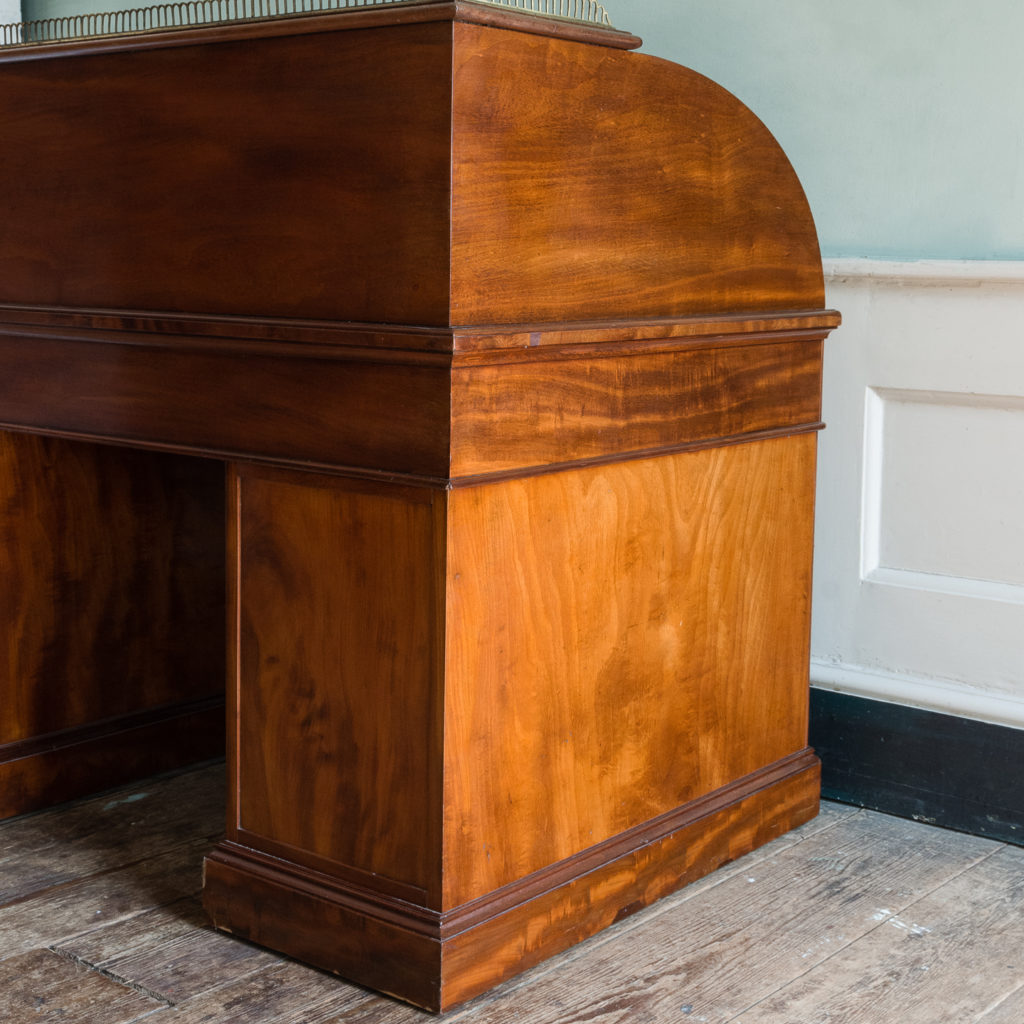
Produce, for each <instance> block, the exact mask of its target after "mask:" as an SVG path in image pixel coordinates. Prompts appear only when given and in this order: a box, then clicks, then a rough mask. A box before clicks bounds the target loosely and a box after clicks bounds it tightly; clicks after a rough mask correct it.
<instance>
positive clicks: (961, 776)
mask: <svg viewBox="0 0 1024 1024" xmlns="http://www.w3.org/2000/svg"><path fill="white" fill-rule="evenodd" d="M810 742H811V746H812V747H814V749H815V750H816V751H817V754H818V756H819V757H820V758H821V764H822V773H821V788H822V796H823V797H825V798H826V799H828V800H838V801H840V802H841V803H847V804H856V805H857V806H859V807H870V808H871V809H872V810H876V811H884V812H885V813H886V814H895V815H897V816H899V817H901V818H913V819H914V820H915V821H925V822H928V823H929V824H932V825H940V826H942V827H943V828H951V829H956V830H957V831H959V832H971V833H973V834H974V835H979V836H987V837H989V838H990V839H1000V840H1002V841H1004V842H1008V843H1015V844H1016V845H1018V846H1024V729H1011V728H1009V727H1008V726H1002V725H990V724H988V723H985V722H975V721H973V720H971V719H967V718H957V717H956V716H955V715H943V714H939V713H937V712H935V711H922V710H920V709H919V708H908V707H903V706H902V705H899V704H887V703H885V702H883V701H877V700H868V699H866V698H864V697H851V696H849V695H848V694H844V693H834V692H832V691H831V690H819V689H815V688H813V687H812V689H811V737H810Z"/></svg>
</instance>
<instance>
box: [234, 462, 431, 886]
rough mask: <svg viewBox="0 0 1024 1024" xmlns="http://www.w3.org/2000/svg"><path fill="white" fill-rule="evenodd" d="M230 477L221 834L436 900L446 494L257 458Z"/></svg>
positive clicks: (297, 859) (364, 879) (377, 883)
mask: <svg viewBox="0 0 1024 1024" xmlns="http://www.w3.org/2000/svg"><path fill="white" fill-rule="evenodd" d="M234 480H235V482H234V487H235V488H236V490H235V494H236V496H237V499H236V500H237V503H238V504H237V515H238V526H237V536H238V541H237V551H236V552H235V554H234V557H235V558H236V559H237V572H238V574H239V575H238V579H239V586H240V594H241V598H240V611H239V615H240V619H239V625H238V631H239V632H238V635H239V640H238V650H237V659H238V663H237V672H238V679H239V683H238V692H237V698H236V699H237V716H238V739H237V742H238V750H237V754H236V757H237V778H238V779H239V790H238V794H239V795H238V809H237V821H234V822H231V823H229V824H230V828H229V833H228V834H229V838H231V837H232V836H233V835H237V834H238V832H237V831H236V830H244V833H245V836H246V838H245V840H244V841H245V842H247V843H248V844H249V845H257V846H258V847H259V846H260V845H261V837H265V838H266V839H267V840H269V841H271V843H272V845H271V846H270V847H269V849H270V851H271V852H277V851H279V850H281V844H284V846H286V847H287V848H288V855H289V857H290V859H293V860H296V861H298V862H299V863H302V862H303V860H304V859H305V858H306V857H308V856H309V855H313V858H314V859H309V860H306V862H307V863H310V864H311V866H313V867H319V866H321V863H322V861H326V862H328V863H329V864H331V865H333V866H334V869H335V870H343V869H340V868H339V867H338V866H339V865H344V866H345V867H347V868H349V869H353V870H354V872H356V873H358V874H356V877H357V879H359V880H361V881H368V882H369V884H373V885H377V886H379V885H383V886H387V885H388V883H389V881H390V882H391V883H399V884H400V886H401V887H400V888H398V889H397V890H396V891H397V892H398V893H400V894H402V895H406V896H409V895H414V896H418V897H419V898H420V899H423V898H427V899H432V900H436V899H437V890H438V882H439V875H440V864H439V857H440V821H439V809H440V799H441V789H440V786H441V779H440V771H441V760H440V750H441V743H442V736H441V731H440V716H441V710H440V708H441V686H442V680H441V675H440V672H439V669H440V657H441V645H442V642H443V640H442V633H441V630H442V620H441V616H442V614H443V610H442V605H441V603H440V602H441V598H442V594H443V591H442V590H441V584H440V582H439V581H440V579H441V570H440V569H439V566H438V564H437V561H438V555H439V554H440V552H439V551H438V547H439V544H440V543H442V539H443V510H444V502H443V493H444V492H443V491H434V492H432V491H428V490H415V489H412V488H393V489H391V490H381V489H380V488H377V489H372V488H369V487H368V486H367V485H359V484H355V483H349V482H346V481H343V480H340V479H337V478H330V477H317V476H313V475H311V474H283V473H277V474H275V473H273V472H268V471H261V470H258V469H256V468H242V469H239V470H237V471H236V473H235V477H234ZM439 527H440V530H439ZM439 532H440V536H438V533H439ZM264 848H266V847H264ZM304 854H305V857H304ZM407 890H408V891H407ZM428 894H429V895H428Z"/></svg>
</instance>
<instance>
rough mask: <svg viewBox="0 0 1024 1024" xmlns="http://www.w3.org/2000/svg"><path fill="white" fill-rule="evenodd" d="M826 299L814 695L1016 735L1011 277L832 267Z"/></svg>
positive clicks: (1022, 399)
mask: <svg viewBox="0 0 1024 1024" xmlns="http://www.w3.org/2000/svg"><path fill="white" fill-rule="evenodd" d="M827 269H828V268H827ZM828 288H829V291H828V295H829V302H831V303H835V304H837V305H839V306H841V308H842V309H843V311H844V330H843V342H842V344H837V345H836V346H834V347H832V348H830V349H829V350H828V352H827V354H826V359H825V374H824V388H823V403H822V418H823V419H824V420H825V421H826V423H827V424H828V430H826V431H825V432H824V433H823V434H822V439H821V445H822V451H821V454H822V458H821V473H820V476H819V480H818V488H817V522H816V530H815V583H814V594H815V606H814V614H813V616H812V624H813V632H812V669H811V677H812V680H813V681H815V682H817V683H819V684H820V685H822V686H827V687H830V688H835V689H839V690H843V691H845V692H847V693H851V694H859V695H861V696H864V697H870V698H876V699H883V700H891V701H894V702H897V703H903V704H910V705H914V706H917V707H921V708H928V709H933V710H936V711H942V712H948V713H952V714H955V715H963V716H966V717H971V718H977V719H981V720H984V721H990V722H995V723H1000V724H1004V725H1012V726H1021V725H1024V680H1022V677H1021V664H1022V661H1021V640H1020V638H1021V637H1022V636H1024V601H1022V597H1024V587H1022V583H1024V561H1022V558H1024V556H1022V552H1024V527H1022V525H1021V524H1024V475H1022V473H1021V470H1020V467H1021V466H1022V465H1024V361H1022V360H1021V358H1020V352H1021V345H1022V343H1024V334H1022V330H1021V324H1022V323H1024V274H1022V273H1021V268H1020V265H1019V264H1012V265H1006V264H994V265H989V264H986V263H958V264H954V263H941V262H940V263H936V264H934V265H930V264H928V263H927V262H924V263H921V264H887V263H883V262H874V261H865V260H861V261H856V260H852V261H838V262H837V263H836V264H835V266H834V267H833V270H832V274H831V276H830V277H829V279H828Z"/></svg>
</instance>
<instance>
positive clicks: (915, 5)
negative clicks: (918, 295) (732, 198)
mask: <svg viewBox="0 0 1024 1024" xmlns="http://www.w3.org/2000/svg"><path fill="white" fill-rule="evenodd" d="M139 2H140V3H145V0H139ZM605 5H606V6H607V7H608V9H609V12H610V13H611V16H612V20H613V21H614V22H615V24H616V25H617V26H618V27H620V28H625V29H628V30H630V31H632V32H635V33H636V34H637V35H640V36H642V37H643V38H644V41H645V45H644V49H645V51H647V52H648V53H653V54H656V55H658V56H661V57H667V58H669V59H670V60H674V61H677V62H679V63H681V64H686V65H688V66H689V67H692V68H695V69H696V70H698V71H701V72H703V73H704V74H706V75H708V76H710V77H711V78H714V79H715V80H716V81H718V82H721V83H722V84H723V85H725V86H726V87H727V88H728V89H730V90H731V91H732V92H734V93H736V95H737V96H739V97H740V98H741V99H742V100H743V101H744V102H746V103H747V104H748V105H749V106H750V107H752V108H753V109H754V111H755V112H756V113H758V114H759V115H760V116H761V118H762V119H763V120H764V121H765V123H766V124H767V125H768V127H769V128H771V130H772V131H773V132H774V133H775V135H776V136H777V137H778V139H779V141H780V142H781V143H782V145H783V147H784V148H785V150H786V151H787V153H788V154H789V156H790V159H791V160H792V161H793V164H794V165H795V167H796V169H797V172H798V174H799V175H800V178H801V180H802V181H803V183H804V187H805V188H806V190H807V194H808V197H809V198H810V201H811V206H812V208H813V210H814V214H815V218H816V221H817V225H818V232H819V235H820V236H821V241H822V250H823V252H824V253H825V254H826V255H837V256H838V255H844V256H845V255H857V256H876V257H887V258H915V257H935V258H968V259H992V258H998V259H1022V258H1024V57H1022V55H1021V52H1020V51H1021V49H1022V48H1024V2H1022V0H699V2H698V0H605ZM111 6H118V5H117V3H116V0H25V13H26V16H28V17H52V16H53V15H54V14H66V13H69V12H71V11H74V12H76V13H78V12H83V11H92V10H109V9H110V7H111ZM125 6H127V5H125Z"/></svg>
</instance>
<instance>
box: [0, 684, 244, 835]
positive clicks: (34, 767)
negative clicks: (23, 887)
mask: <svg viewBox="0 0 1024 1024" xmlns="http://www.w3.org/2000/svg"><path fill="white" fill-rule="evenodd" d="M223 750H224V698H223V697H222V696H221V695H219V694H218V695H217V696H214V697H208V698H206V699H205V700H199V701H193V702H192V703H182V704H175V705H171V706H169V707H162V708H156V709H154V710H151V711H141V712H137V713H135V714H131V715H124V716H122V717H119V718H114V719H107V720H104V721H99V722H95V723H90V724H88V725H82V726H77V727H76V728H73V729H66V730H63V731H62V732H57V733H47V734H44V735H40V736H32V737H31V738H29V739H25V740H19V741H17V742H14V743H5V744H3V745H2V746H0V818H9V817H13V816H14V815H16V814H24V813H26V812H27V811H35V810H39V809H40V808H43V807H49V806H51V805H52V804H58V803H63V802H65V801H66V800H75V799H77V798H78V797H81V796H87V795H88V794H90V793H96V792H99V791H101V790H104V789H110V788H112V787H114V786H120V785H123V784H125V783H129V782H133V781H134V780H135V779H143V778H146V777H147V776H150V775H158V774H160V773H161V772H166V771H171V770H173V769H175V768H182V767H184V766H186V765H191V764H197V763H199V762H201V761H209V760H212V759H214V758H219V757H220V756H221V755H222V753H223Z"/></svg>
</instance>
